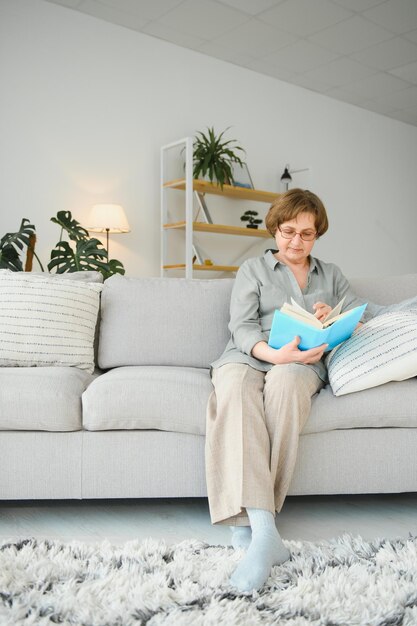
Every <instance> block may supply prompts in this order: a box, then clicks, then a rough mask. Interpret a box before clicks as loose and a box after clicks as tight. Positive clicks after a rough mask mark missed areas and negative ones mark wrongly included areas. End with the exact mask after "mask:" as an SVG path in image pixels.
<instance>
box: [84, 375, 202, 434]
mask: <svg viewBox="0 0 417 626" xmlns="http://www.w3.org/2000/svg"><path fill="white" fill-rule="evenodd" d="M212 389H213V386H212V383H211V380H210V375H209V370H208V369H202V368H193V367H172V366H130V367H117V368H115V369H113V370H110V371H108V372H106V373H105V374H102V375H101V376H99V377H98V378H96V379H95V380H94V382H93V383H92V384H91V385H90V386H89V387H88V388H87V390H86V391H85V392H84V394H83V397H82V403H83V425H84V428H85V429H86V430H123V429H128V430H135V429H138V430H147V429H156V430H165V431H173V432H182V433H190V434H196V435H204V433H205V417H206V406H207V401H208V398H209V395H210V393H211V391H212Z"/></svg>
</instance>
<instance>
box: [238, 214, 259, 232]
mask: <svg viewBox="0 0 417 626" xmlns="http://www.w3.org/2000/svg"><path fill="white" fill-rule="evenodd" d="M257 215H258V211H245V212H244V214H243V215H242V217H241V218H240V219H241V221H242V222H248V224H246V228H258V224H262V220H258V219H256V216H257Z"/></svg>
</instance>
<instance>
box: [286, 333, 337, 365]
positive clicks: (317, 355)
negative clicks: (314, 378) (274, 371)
mask: <svg viewBox="0 0 417 626" xmlns="http://www.w3.org/2000/svg"><path fill="white" fill-rule="evenodd" d="M299 343H300V337H294V339H293V340H292V341H290V342H289V343H287V344H285V346H282V348H280V349H279V350H277V357H278V359H279V360H277V362H276V364H277V365H278V364H280V363H282V364H284V363H306V364H311V363H317V361H320V359H321V357H322V356H323V354H324V351H325V349H326V348H327V346H328V345H329V344H328V343H323V344H322V345H321V346H317V348H311V349H310V350H300V349H299V348H298V344H299Z"/></svg>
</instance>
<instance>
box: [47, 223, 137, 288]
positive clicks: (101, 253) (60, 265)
mask: <svg viewBox="0 0 417 626" xmlns="http://www.w3.org/2000/svg"><path fill="white" fill-rule="evenodd" d="M51 221H52V222H54V223H55V224H58V226H61V232H62V231H63V230H65V231H66V232H67V233H68V236H69V238H70V239H71V240H72V241H73V242H74V243H73V244H72V245H70V244H69V243H68V241H59V242H58V243H57V244H56V246H55V248H54V249H53V250H52V251H51V260H50V261H49V263H48V270H49V271H50V272H51V271H52V270H55V272H56V273H57V274H63V273H64V272H79V271H82V270H95V271H98V272H101V273H102V274H103V277H104V278H108V277H109V276H112V275H113V274H124V273H125V269H124V267H123V264H122V263H121V262H120V261H118V260H117V259H110V260H109V259H108V254H107V250H106V249H105V248H104V247H103V244H102V243H101V241H99V240H98V239H96V238H91V239H90V237H89V234H88V231H87V230H86V229H85V228H83V227H82V226H81V224H80V223H79V222H77V220H76V219H74V218H73V217H72V215H71V211H58V213H57V216H56V217H52V218H51Z"/></svg>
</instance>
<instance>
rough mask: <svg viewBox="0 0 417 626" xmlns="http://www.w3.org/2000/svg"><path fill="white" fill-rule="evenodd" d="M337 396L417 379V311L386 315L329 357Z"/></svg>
mask: <svg viewBox="0 0 417 626" xmlns="http://www.w3.org/2000/svg"><path fill="white" fill-rule="evenodd" d="M327 367H328V371H329V381H330V385H331V388H332V390H333V393H334V395H335V396H342V395H344V394H347V393H352V392H354V391H361V390H363V389H369V388H370V387H376V386H378V385H383V384H384V383H387V382H390V381H392V380H405V379H406V378H412V377H413V376H417V312H416V311H398V312H391V313H384V314H382V315H379V316H378V317H375V318H374V319H372V320H370V321H369V322H367V323H366V324H364V325H363V326H362V327H361V328H359V329H358V330H357V331H356V332H355V333H354V334H353V335H352V337H351V338H350V339H348V340H347V341H345V342H344V343H342V344H341V345H340V346H338V347H337V348H335V349H334V350H332V351H331V352H330V353H329V356H328V357H327Z"/></svg>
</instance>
